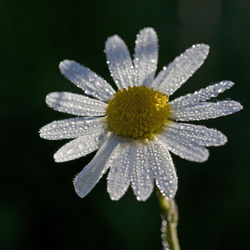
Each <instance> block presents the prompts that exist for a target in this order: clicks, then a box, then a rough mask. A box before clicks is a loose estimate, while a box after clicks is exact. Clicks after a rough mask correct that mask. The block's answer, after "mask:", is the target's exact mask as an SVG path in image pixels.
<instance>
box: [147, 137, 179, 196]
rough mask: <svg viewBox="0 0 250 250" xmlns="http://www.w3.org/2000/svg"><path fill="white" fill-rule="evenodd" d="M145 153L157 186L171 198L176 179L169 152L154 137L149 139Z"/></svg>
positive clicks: (175, 188)
mask: <svg viewBox="0 0 250 250" xmlns="http://www.w3.org/2000/svg"><path fill="white" fill-rule="evenodd" d="M147 154H148V155H147V158H148V162H149V164H150V166H151V168H152V170H153V174H154V177H155V179H156V185H157V187H158V188H159V190H160V191H161V193H162V194H163V195H164V196H165V197H166V198H173V197H174V196H175V193H176V191H177V185H178V181H177V176H176V172H175V168H174V163H173V160H172V158H171V155H170V153H169V152H168V150H167V149H166V148H165V147H164V146H163V145H162V144H161V143H160V141H158V140H157V139H156V138H154V139H153V140H151V141H150V145H149V149H148V152H147Z"/></svg>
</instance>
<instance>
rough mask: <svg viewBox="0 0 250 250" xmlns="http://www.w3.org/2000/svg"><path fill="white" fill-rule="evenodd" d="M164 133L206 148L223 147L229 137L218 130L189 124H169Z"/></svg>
mask: <svg viewBox="0 0 250 250" xmlns="http://www.w3.org/2000/svg"><path fill="white" fill-rule="evenodd" d="M163 133H168V134H171V136H172V137H183V140H190V141H192V142H193V143H196V144H199V145H201V146H206V147H210V146H221V145H224V144H225V143H226V142H227V137H226V136H225V135H224V134H222V133H221V132H220V131H218V130H217V129H213V128H207V127H205V126H201V125H194V124H188V123H180V122H178V123H176V122H172V123H169V124H168V126H167V127H166V129H165V131H164V132H163Z"/></svg>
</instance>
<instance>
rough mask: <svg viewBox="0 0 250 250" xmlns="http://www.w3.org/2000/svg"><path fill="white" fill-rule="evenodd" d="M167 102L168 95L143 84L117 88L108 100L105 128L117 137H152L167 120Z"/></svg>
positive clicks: (168, 112)
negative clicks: (106, 126) (106, 125)
mask: <svg viewBox="0 0 250 250" xmlns="http://www.w3.org/2000/svg"><path fill="white" fill-rule="evenodd" d="M167 101H168V96H167V95H165V94H163V93H161V92H158V91H156V90H154V89H152V88H148V87H146V86H140V87H132V88H131V87H128V89H122V90H118V91H117V93H116V94H115V96H114V98H113V99H111V100H110V101H109V102H108V107H107V111H106V115H107V124H108V127H109V129H110V130H111V131H113V132H114V133H116V134H117V135H119V136H123V137H129V138H134V139H144V138H151V137H153V135H154V134H155V133H158V132H159V131H160V130H161V129H162V127H163V126H164V125H165V124H166V123H167V122H168V121H169V120H168V117H169V114H170V111H169V104H167Z"/></svg>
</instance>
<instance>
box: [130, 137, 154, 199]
mask: <svg viewBox="0 0 250 250" xmlns="http://www.w3.org/2000/svg"><path fill="white" fill-rule="evenodd" d="M147 148H148V145H145V144H144V143H143V142H141V143H139V142H138V143H133V144H132V150H131V152H130V154H131V157H132V158H133V159H134V164H133V167H132V173H131V183H132V188H133V191H134V194H135V196H136V199H137V200H139V201H145V200H146V199H147V198H148V197H149V196H150V194H151V193H152V191H153V188H154V178H153V173H152V169H151V166H150V163H149V161H148V150H147Z"/></svg>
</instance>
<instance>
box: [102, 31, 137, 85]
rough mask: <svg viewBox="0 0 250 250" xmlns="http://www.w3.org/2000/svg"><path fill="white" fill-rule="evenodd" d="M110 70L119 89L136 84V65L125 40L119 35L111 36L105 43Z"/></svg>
mask: <svg viewBox="0 0 250 250" xmlns="http://www.w3.org/2000/svg"><path fill="white" fill-rule="evenodd" d="M105 53H106V58H107V64H108V67H109V71H110V73H111V75H112V77H113V79H114V81H115V83H116V85H117V87H118V88H119V89H122V88H127V87H128V86H133V85H134V66H133V64H132V60H131V57H130V54H129V51H128V48H127V46H126V44H125V43H124V41H123V40H122V39H121V38H120V37H119V36H117V35H114V36H112V37H109V38H108V39H107V41H106V44H105Z"/></svg>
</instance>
